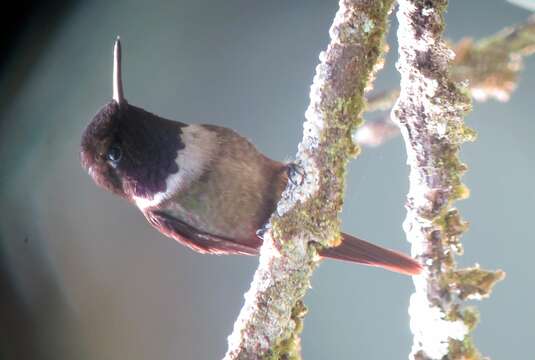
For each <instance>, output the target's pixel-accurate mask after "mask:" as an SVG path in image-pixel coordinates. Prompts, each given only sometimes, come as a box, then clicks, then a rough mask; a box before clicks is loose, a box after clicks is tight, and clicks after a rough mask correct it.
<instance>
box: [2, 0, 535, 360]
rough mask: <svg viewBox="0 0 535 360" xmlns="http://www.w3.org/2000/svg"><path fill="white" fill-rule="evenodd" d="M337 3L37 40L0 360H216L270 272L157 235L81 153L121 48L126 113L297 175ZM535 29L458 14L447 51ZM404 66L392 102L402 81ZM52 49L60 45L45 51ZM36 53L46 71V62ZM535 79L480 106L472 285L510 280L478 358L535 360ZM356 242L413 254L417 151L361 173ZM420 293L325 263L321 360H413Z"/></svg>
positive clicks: (19, 87)
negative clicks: (213, 128)
mask: <svg viewBox="0 0 535 360" xmlns="http://www.w3.org/2000/svg"><path fill="white" fill-rule="evenodd" d="M336 9H337V2H336V1H334V0H330V1H325V0H314V1H313V0H309V1H291V2H290V1H256V0H230V1H224V2H223V1H216V0H197V1H195V0H192V1H186V0H181V1H153V2H147V1H121V0H117V1H113V2H110V1H95V2H91V3H83V2H82V3H78V4H76V5H73V6H71V7H70V9H69V11H68V12H66V13H65V16H63V17H62V18H61V19H58V23H57V26H56V27H55V28H54V30H52V29H48V28H43V27H39V26H38V25H36V26H35V27H34V28H30V29H28V33H27V36H26V37H25V38H24V39H25V40H24V41H22V42H21V43H20V44H19V47H18V51H17V52H15V53H13V54H10V57H9V63H10V67H9V68H8V71H6V72H5V73H4V74H2V78H1V82H0V91H1V94H2V100H1V102H0V104H1V106H2V108H1V109H0V110H1V119H2V122H1V124H0V164H2V165H1V173H0V186H1V187H0V199H1V201H0V212H1V215H2V220H1V223H0V241H1V243H0V245H1V246H0V261H1V266H0V271H1V272H2V274H1V278H0V280H1V284H0V285H1V289H0V290H1V291H2V295H1V296H0V298H1V300H0V302H1V306H2V307H1V310H0V315H1V321H2V325H1V328H0V346H1V352H0V357H1V358H2V359H3V358H6V359H80V360H82V359H162V360H163V359H184V360H187V359H217V358H220V357H221V356H222V355H223V354H224V352H225V349H226V337H227V335H228V334H229V333H230V331H231V329H232V326H233V322H234V319H235V318H236V315H237V314H238V311H239V309H240V308H241V305H242V303H243V297H242V294H243V293H244V291H245V290H247V289H248V287H249V282H250V280H251V279H252V274H253V272H254V270H255V268H256V265H257V259H256V258H252V257H217V256H203V255H198V254H195V253H193V252H192V251H190V250H188V249H186V248H184V247H181V246H179V245H178V244H176V243H175V242H174V241H172V240H169V239H167V238H165V237H163V236H162V235H160V234H158V233H157V232H156V231H154V230H153V229H152V228H151V227H150V226H149V225H148V224H147V223H146V222H145V220H144V218H143V216H142V215H141V213H140V212H139V211H138V210H136V209H135V208H134V207H132V206H129V205H128V204H127V203H126V202H124V201H122V200H120V199H118V198H116V197H114V196H112V195H111V194H109V193H106V192H104V191H102V190H100V189H99V188H97V187H96V186H95V185H94V184H93V183H92V181H91V179H90V178H89V176H88V175H87V174H85V173H84V172H83V171H82V169H81V168H80V166H79V147H78V146H79V139H80V134H81V132H82V130H83V129H84V127H85V125H86V124H87V123H88V121H89V120H90V118H91V117H92V116H93V115H94V113H95V112H96V111H97V110H98V109H99V108H100V107H101V106H102V105H103V104H104V103H105V102H106V101H108V100H109V99H110V98H111V71H112V68H111V64H112V62H111V49H112V44H113V40H114V37H115V36H116V35H117V34H120V35H121V37H122V39H123V51H124V54H123V62H124V77H125V92H126V97H127V99H128V100H129V101H130V102H131V103H133V104H136V105H138V106H142V107H144V108H146V109H147V110H150V111H153V112H156V113H158V114H160V115H162V116H165V117H168V118H172V119H178V120H181V121H185V122H209V123H214V124H219V125H225V126H228V127H232V128H234V129H236V130H238V131H239V132H240V133H242V134H244V135H245V136H247V137H249V138H250V139H252V140H253V141H254V142H255V143H256V144H257V145H258V147H259V148H260V149H261V150H262V151H264V152H265V153H266V154H267V155H269V156H271V157H273V158H276V159H290V158H292V156H293V155H294V153H295V151H296V145H297V143H298V141H299V139H300V138H301V128H302V120H303V113H304V110H305V109H306V106H307V104H308V91H309V86H310V83H311V80H312V76H313V74H314V68H315V66H316V64H317V62H318V60H317V55H318V53H319V51H320V50H322V49H324V48H325V46H326V44H327V42H328V29H329V26H330V24H331V21H332V18H333V15H334V13H335V11H336ZM527 16H528V13H527V12H526V11H524V10H521V9H519V8H515V7H513V6H512V5H509V4H507V3H505V2H504V1H501V0H493V1H489V0H478V1H476V0H473V1H469V2H463V1H454V2H452V4H451V5H450V9H449V12H448V15H447V21H448V26H447V31H446V32H447V35H448V36H449V37H450V38H452V39H454V40H458V39H460V38H461V37H463V36H467V35H470V36H475V37H481V36H485V35H488V34H491V33H494V32H495V31H497V30H499V29H501V28H502V27H504V26H506V25H509V24H513V23H515V22H519V21H522V20H523V19H525V18H526V17H527ZM392 26H393V31H391V34H390V36H389V39H390V44H391V45H392V51H391V52H390V54H389V55H388V62H387V65H386V66H387V69H385V70H384V71H383V72H382V73H381V75H380V77H379V79H378V81H377V83H376V84H377V85H376V89H386V88H390V87H392V86H395V84H396V83H397V81H398V74H397V72H396V71H395V70H394V69H393V62H394V59H395V57H396V55H395V53H396V51H395V48H396V44H395V36H394V35H395V27H396V21H395V20H393V23H392ZM44 37H45V38H46V39H47V40H46V42H45V41H44V40H42V39H43V38H44ZM36 49H37V50H38V51H37V50H36ZM534 94H535V61H534V59H533V58H532V59H530V60H528V62H527V63H526V69H525V71H524V72H523V74H522V79H521V81H520V84H519V87H518V90H517V91H516V92H515V93H514V96H513V98H512V100H511V101H510V102H509V103H506V104H501V103H497V102H494V101H491V102H487V103H484V104H481V103H476V104H475V107H474V111H473V113H472V114H470V115H469V117H468V119H467V122H468V123H469V124H470V125H471V126H473V127H474V128H476V129H477V131H478V132H479V139H478V141H477V142H476V143H474V144H467V145H466V146H465V147H464V148H463V151H462V158H463V160H465V161H466V162H467V163H468V165H469V166H470V171H469V172H468V173H467V175H466V176H465V178H464V179H465V182H466V184H467V185H468V186H469V187H470V189H471V191H472V195H471V197H470V199H468V200H466V201H463V202H461V203H459V204H458V205H459V207H460V208H461V210H462V214H463V215H464V217H465V218H466V219H467V220H469V221H470V222H471V224H472V225H471V229H470V231H469V232H468V233H467V234H466V235H465V236H464V237H463V242H464V244H465V250H466V251H465V255H464V256H463V257H462V258H461V259H460V260H459V262H460V263H461V264H462V265H470V264H473V263H474V262H478V263H480V264H481V265H482V266H485V267H489V268H502V269H504V270H506V271H507V279H506V281H505V282H503V283H500V284H499V285H498V286H497V288H496V291H495V293H494V294H493V296H492V298H490V299H488V300H485V301H483V302H481V303H477V306H478V307H479V308H480V310H481V313H482V322H481V324H480V325H479V326H478V328H477V331H476V332H475V338H476V342H477V344H478V345H479V346H480V348H481V349H482V350H483V351H484V353H485V354H488V355H491V356H493V358H495V359H513V358H517V357H520V358H529V357H530V356H533V342H534V341H535V335H534V333H533V329H532V323H533V320H534V315H535V310H533V306H531V302H532V299H533V296H534V295H535V292H534V290H533V266H532V264H531V259H532V254H533V251H534V250H535V246H534V243H533V240H534V239H533V230H532V222H531V221H533V219H532V214H533V210H532V208H533V204H534V203H535V191H534V188H533V184H535V168H534V162H533V157H532V156H533V152H534V151H535V144H534V142H533V136H534V135H533V132H534V131H535V122H534V121H533V120H534V118H533V101H534ZM347 184H348V191H347V198H346V205H345V208H344V213H343V228H344V230H345V231H347V232H350V233H354V234H358V235H360V236H362V237H364V238H366V239H369V240H372V241H374V242H377V243H380V244H382V245H384V246H388V247H391V248H395V249H399V250H402V251H408V249H409V244H408V243H407V242H406V241H405V240H404V234H403V232H402V229H401V223H402V221H403V219H404V217H405V209H404V207H403V204H404V199H405V195H406V192H407V189H408V183H407V167H406V165H405V150H404V147H403V144H402V142H401V139H399V138H398V139H396V140H394V141H392V142H390V143H388V144H386V145H384V146H382V147H380V148H377V149H364V152H363V154H362V156H360V157H359V158H358V160H356V161H354V162H353V163H352V164H351V167H350V172H349V179H348V182H347ZM411 292H412V282H411V279H410V278H408V277H403V276H401V275H396V274H392V273H389V272H386V271H381V270H377V269H372V268H366V267H362V266H354V265H350V264H345V263H336V262H334V261H326V262H324V263H323V264H322V265H321V266H320V268H319V270H318V271H317V272H316V274H315V275H314V278H313V288H312V289H311V290H310V292H309V293H308V295H307V297H306V304H307V305H308V306H309V308H310V314H309V316H307V318H306V321H305V329H304V333H303V354H304V357H305V358H306V359H328V358H332V359H350V358H353V359H404V358H406V356H407V354H408V352H409V350H410V345H411V334H410V332H409V328H408V315H407V305H408V301H409V296H410V293H411Z"/></svg>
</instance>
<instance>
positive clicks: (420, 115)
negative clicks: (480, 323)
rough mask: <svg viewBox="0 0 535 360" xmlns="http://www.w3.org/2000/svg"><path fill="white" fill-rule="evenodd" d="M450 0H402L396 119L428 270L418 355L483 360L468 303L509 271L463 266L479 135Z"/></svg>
mask: <svg viewBox="0 0 535 360" xmlns="http://www.w3.org/2000/svg"><path fill="white" fill-rule="evenodd" d="M446 6H447V0H400V1H399V10H398V14H397V16H398V20H399V24H400V25H399V30H398V41H399V54H400V55H399V56H400V57H399V61H398V63H397V67H398V70H399V72H400V73H401V93H400V96H399V99H398V101H397V103H396V105H395V106H394V109H393V112H392V115H393V118H394V119H395V121H396V122H397V123H398V125H399V127H400V129H401V133H402V135H403V138H404V140H405V144H406V148H407V163H408V165H409V166H410V176H409V180H410V189H409V194H408V196H407V204H406V207H407V218H406V220H405V222H404V224H403V226H404V229H405V232H406V235H407V238H408V240H409V241H410V242H411V244H412V254H413V256H416V257H418V258H419V259H420V260H421V262H422V263H423V264H424V266H425V271H424V272H423V274H422V275H419V276H416V277H414V285H415V293H414V294H413V295H412V297H411V301H410V307H409V313H410V316H411V331H412V332H413V334H414V343H413V348H412V353H411V358H413V359H418V360H423V359H478V358H480V354H479V352H478V351H477V350H476V349H475V347H474V346H473V344H472V342H471V339H470V337H469V333H470V331H471V329H472V328H473V327H474V325H475V323H476V322H477V313H475V312H474V310H471V309H463V308H461V305H462V303H463V300H464V299H473V298H481V297H484V296H487V295H488V294H489V292H490V290H491V288H492V286H493V285H494V284H495V282H496V281H497V280H499V279H501V278H503V275H504V274H503V272H501V271H497V272H488V271H483V270H481V269H479V268H478V267H474V268H470V269H463V270H458V269H456V265H455V260H454V255H455V254H460V253H461V252H462V247H461V244H460V242H459V236H460V235H461V234H462V233H463V232H464V231H465V230H466V228H467V224H466V222H464V221H463V220H461V217H460V215H459V211H458V210H457V209H455V208H454V207H453V203H454V201H456V200H459V199H463V198H466V197H467V196H468V189H467V188H466V187H465V186H464V185H463V184H462V183H461V180H460V177H461V175H462V173H463V172H464V171H465V170H466V166H465V165H464V164H463V163H461V161H460V160H459V156H458V152H459V147H460V144H461V143H463V142H465V141H467V140H472V139H473V138H474V137H475V134H474V132H473V130H471V129H469V128H467V127H466V126H465V124H464V122H463V116H464V114H465V113H466V112H467V111H469V109H470V99H469V95H468V92H467V90H466V89H460V88H459V87H458V86H457V85H456V84H455V83H454V82H452V81H451V80H450V79H449V78H448V71H447V70H448V63H449V61H451V59H452V58H453V52H452V51H451V50H450V49H448V47H447V46H446V44H445V43H444V41H443V39H442V32H443V29H444V18H443V14H444V11H445V9H446Z"/></svg>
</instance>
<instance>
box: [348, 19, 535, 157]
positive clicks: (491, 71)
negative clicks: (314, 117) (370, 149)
mask: <svg viewBox="0 0 535 360" xmlns="http://www.w3.org/2000/svg"><path fill="white" fill-rule="evenodd" d="M533 53H535V15H532V16H531V17H529V18H528V20H527V21H525V22H524V23H522V24H519V25H516V26H514V27H508V28H505V29H503V30H502V31H500V32H499V33H497V34H494V35H492V36H489V37H486V38H483V39H481V40H479V41H477V42H474V41H473V40H472V39H469V38H466V39H463V40H461V41H460V42H459V43H457V45H455V54H456V56H455V60H454V61H453V62H452V63H451V66H450V68H451V78H452V80H454V81H468V90H469V91H470V94H471V95H472V97H473V98H474V100H476V101H486V100H488V99H491V98H493V99H496V100H499V101H508V100H509V98H510V96H511V94H512V92H513V91H514V90H515V89H516V85H517V83H518V75H519V74H520V71H521V70H522V68H523V64H522V59H523V58H524V57H526V56H529V55H532V54H533ZM398 95H399V89H393V90H389V91H384V92H380V93H377V94H373V95H371V96H369V98H368V106H367V109H366V111H367V112H373V111H387V110H390V109H391V108H392V106H393V105H394V102H395V101H396V99H397V97H398ZM380 129H385V130H386V131H387V133H386V134H382V133H381V132H380V131H379V130H380ZM391 129H392V124H391V119H390V117H389V116H385V117H382V118H380V119H379V120H377V123H376V122H375V121H369V122H366V123H365V124H364V125H363V126H362V127H361V128H359V129H358V130H357V132H356V135H355V136H356V138H357V139H358V140H359V144H361V145H365V146H378V145H381V144H382V143H384V142H386V141H388V140H390V139H392V138H394V137H395V135H396V134H395V133H393V132H392V131H391Z"/></svg>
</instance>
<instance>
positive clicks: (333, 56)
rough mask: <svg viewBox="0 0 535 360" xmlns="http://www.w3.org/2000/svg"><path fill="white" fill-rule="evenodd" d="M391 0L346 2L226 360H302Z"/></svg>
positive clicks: (379, 57)
mask: <svg viewBox="0 0 535 360" xmlns="http://www.w3.org/2000/svg"><path fill="white" fill-rule="evenodd" d="M392 3H393V0H341V1H340V3H339V5H340V7H339V10H338V12H337V13H336V16H335V18H334V21H333V24H332V26H331V29H330V36H331V41H330V44H329V46H328V47H327V50H326V51H324V52H322V53H321V54H320V64H319V65H318V66H317V68H316V75H315V77H314V81H313V84H312V86H311V90H310V105H309V107H308V109H307V111H306V114H305V116H306V121H305V122H304V124H303V139H302V141H301V143H300V144H299V146H298V152H297V157H296V161H295V164H296V166H295V169H296V171H294V172H293V174H291V181H290V182H289V185H288V188H287V189H286V190H285V192H284V194H283V196H282V199H281V201H280V202H279V204H278V208H277V211H276V213H275V214H273V216H272V217H271V220H270V224H269V225H268V227H267V229H266V231H265V233H264V243H263V245H262V248H261V251H260V260H259V266H258V269H257V270H256V273H255V275H254V279H253V282H252V284H251V287H250V289H249V291H248V292H247V293H246V294H245V304H244V305H243V308H242V310H241V312H240V314H239V316H238V319H237V320H236V323H235V324H234V330H233V333H232V334H231V335H230V336H229V347H228V351H227V354H226V356H225V359H226V360H231V359H260V358H270V359H289V358H300V342H299V333H300V331H301V328H302V321H303V316H304V314H305V312H306V308H305V307H304V305H303V302H302V299H303V297H304V295H305V292H306V290H307V289H308V288H309V286H310V278H311V275H312V273H313V271H314V269H315V268H316V266H317V263H318V260H319V259H318V257H317V252H316V249H317V248H318V247H321V246H333V245H336V244H337V243H338V242H339V239H340V233H339V226H340V220H339V214H340V211H341V209H342V204H343V198H344V186H345V174H346V168H347V164H348V161H349V160H350V158H352V157H355V156H356V155H357V154H358V153H359V148H358V146H357V145H356V144H355V143H354V142H353V141H352V138H351V134H352V132H353V131H354V130H355V129H356V127H357V126H359V124H360V123H361V121H362V111H363V108H364V92H365V90H366V88H367V87H368V86H369V85H370V84H371V81H372V79H373V75H374V73H375V71H376V70H377V69H378V67H380V65H382V52H383V49H384V35H385V32H386V28H387V18H388V14H389V13H390V11H391V8H392Z"/></svg>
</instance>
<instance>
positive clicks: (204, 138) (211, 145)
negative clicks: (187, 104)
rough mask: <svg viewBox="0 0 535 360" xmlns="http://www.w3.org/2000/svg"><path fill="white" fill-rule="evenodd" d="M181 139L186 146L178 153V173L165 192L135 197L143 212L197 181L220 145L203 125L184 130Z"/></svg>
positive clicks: (171, 178)
mask: <svg viewBox="0 0 535 360" xmlns="http://www.w3.org/2000/svg"><path fill="white" fill-rule="evenodd" d="M181 138H182V142H183V143H184V144H185V145H186V146H185V148H184V149H182V150H179V151H178V155H177V157H176V159H175V162H176V164H177V165H178V172H177V173H174V174H171V175H169V176H168V177H167V179H166V180H165V184H166V190H165V191H161V192H158V193H156V194H154V195H153V197H152V198H144V197H139V196H134V201H135V202H136V205H137V206H138V207H139V208H140V209H141V210H143V209H146V208H148V207H153V206H157V205H159V204H160V203H162V202H163V201H165V200H167V199H169V198H171V197H173V195H175V194H176V193H177V192H179V191H182V190H183V189H186V188H187V187H188V186H189V185H190V184H191V183H192V182H193V181H195V180H197V179H198V178H199V177H200V176H201V175H202V173H203V171H204V170H205V168H206V166H208V165H209V163H210V159H211V158H212V155H213V153H214V150H215V149H216V148H217V145H218V144H217V143H216V141H217V134H216V133H214V132H213V131H210V130H207V129H205V128H204V127H202V126H201V125H188V126H186V127H184V128H182V135H181Z"/></svg>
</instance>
